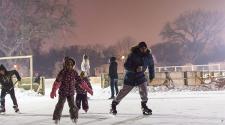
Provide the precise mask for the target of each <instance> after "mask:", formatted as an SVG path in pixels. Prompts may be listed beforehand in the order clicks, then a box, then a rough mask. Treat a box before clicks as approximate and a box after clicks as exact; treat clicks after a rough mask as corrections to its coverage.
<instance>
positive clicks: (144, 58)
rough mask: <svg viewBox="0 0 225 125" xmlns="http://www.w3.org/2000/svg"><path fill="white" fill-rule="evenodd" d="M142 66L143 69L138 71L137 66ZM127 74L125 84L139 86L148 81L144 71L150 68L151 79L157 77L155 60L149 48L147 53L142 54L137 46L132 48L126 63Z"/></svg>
mask: <svg viewBox="0 0 225 125" xmlns="http://www.w3.org/2000/svg"><path fill="white" fill-rule="evenodd" d="M139 66H142V71H141V72H137V68H138V67H139ZM124 68H125V69H126V74H125V77H124V84H126V85H131V86H137V85H140V84H142V83H144V82H146V81H147V79H146V78H145V74H144V72H145V71H146V69H147V68H148V70H149V79H150V80H152V79H153V78H154V77H155V71H154V61H153V57H152V54H151V53H150V51H149V50H147V53H145V54H142V53H141V52H140V51H139V49H138V48H137V47H134V48H132V51H131V53H130V54H129V56H128V58H127V60H126V61H125V63H124Z"/></svg>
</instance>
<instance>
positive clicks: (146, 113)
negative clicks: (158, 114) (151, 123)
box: [143, 112, 152, 116]
mask: <svg viewBox="0 0 225 125" xmlns="http://www.w3.org/2000/svg"><path fill="white" fill-rule="evenodd" d="M143 115H146V116H148V115H152V112H143Z"/></svg>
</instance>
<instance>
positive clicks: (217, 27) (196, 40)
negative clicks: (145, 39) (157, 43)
mask: <svg viewBox="0 0 225 125" xmlns="http://www.w3.org/2000/svg"><path fill="white" fill-rule="evenodd" d="M224 27H225V17H224V14H223V13H219V12H215V11H214V12H211V11H203V10H194V11H187V12H185V13H183V14H181V15H180V16H179V17H178V18H177V19H175V20H174V21H173V22H172V23H171V22H168V23H167V24H166V25H165V26H164V28H163V29H162V31H161V33H160V35H161V36H162V38H163V39H164V40H166V41H173V42H178V43H181V44H183V47H182V48H181V49H180V50H181V51H180V53H184V56H183V58H185V59H186V62H187V63H194V62H195V61H196V59H197V58H198V56H199V55H200V54H201V53H202V52H203V51H204V49H205V47H206V46H207V45H209V44H214V41H217V40H218V39H219V37H220V35H221V34H220V33H221V32H222V31H223V30H224Z"/></svg>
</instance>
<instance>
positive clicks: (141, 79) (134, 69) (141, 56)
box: [110, 42, 155, 115]
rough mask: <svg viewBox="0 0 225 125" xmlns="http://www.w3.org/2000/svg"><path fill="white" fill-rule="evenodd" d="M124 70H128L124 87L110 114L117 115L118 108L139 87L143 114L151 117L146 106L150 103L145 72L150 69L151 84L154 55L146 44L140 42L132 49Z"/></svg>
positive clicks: (112, 105) (114, 101)
mask: <svg viewBox="0 0 225 125" xmlns="http://www.w3.org/2000/svg"><path fill="white" fill-rule="evenodd" d="M124 68H125V70H126V74H125V77H124V85H123V88H122V89H121V90H120V92H119V93H118V95H117V96H116V98H115V99H114V100H113V101H112V104H111V110H110V113H112V114H114V115H116V114H117V110H116V106H117V105H118V104H119V103H120V101H121V100H122V99H123V98H124V97H125V96H126V95H127V94H128V93H129V92H130V91H131V90H132V89H133V88H134V87H135V86H137V87H138V88H139V94H140V96H141V108H142V112H143V114H144V115H151V114H152V110H151V109H149V108H148V107H147V105H146V104H147V101H148V91H147V79H146V78H145V74H144V72H145V71H146V69H147V68H148V70H149V80H150V82H151V81H152V80H153V78H154V76H155V73H154V61H153V58H152V54H151V52H150V50H149V49H148V48H147V45H146V43H145V42H140V43H139V44H138V45H137V46H135V47H132V48H131V53H130V54H129V56H128V58H127V59H126V61H125V63H124Z"/></svg>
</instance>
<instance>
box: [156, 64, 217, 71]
mask: <svg viewBox="0 0 225 125" xmlns="http://www.w3.org/2000/svg"><path fill="white" fill-rule="evenodd" d="M155 71H156V72H165V71H170V72H182V71H203V72H204V71H221V65H220V64H209V65H190V66H164V67H156V68H155Z"/></svg>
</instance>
